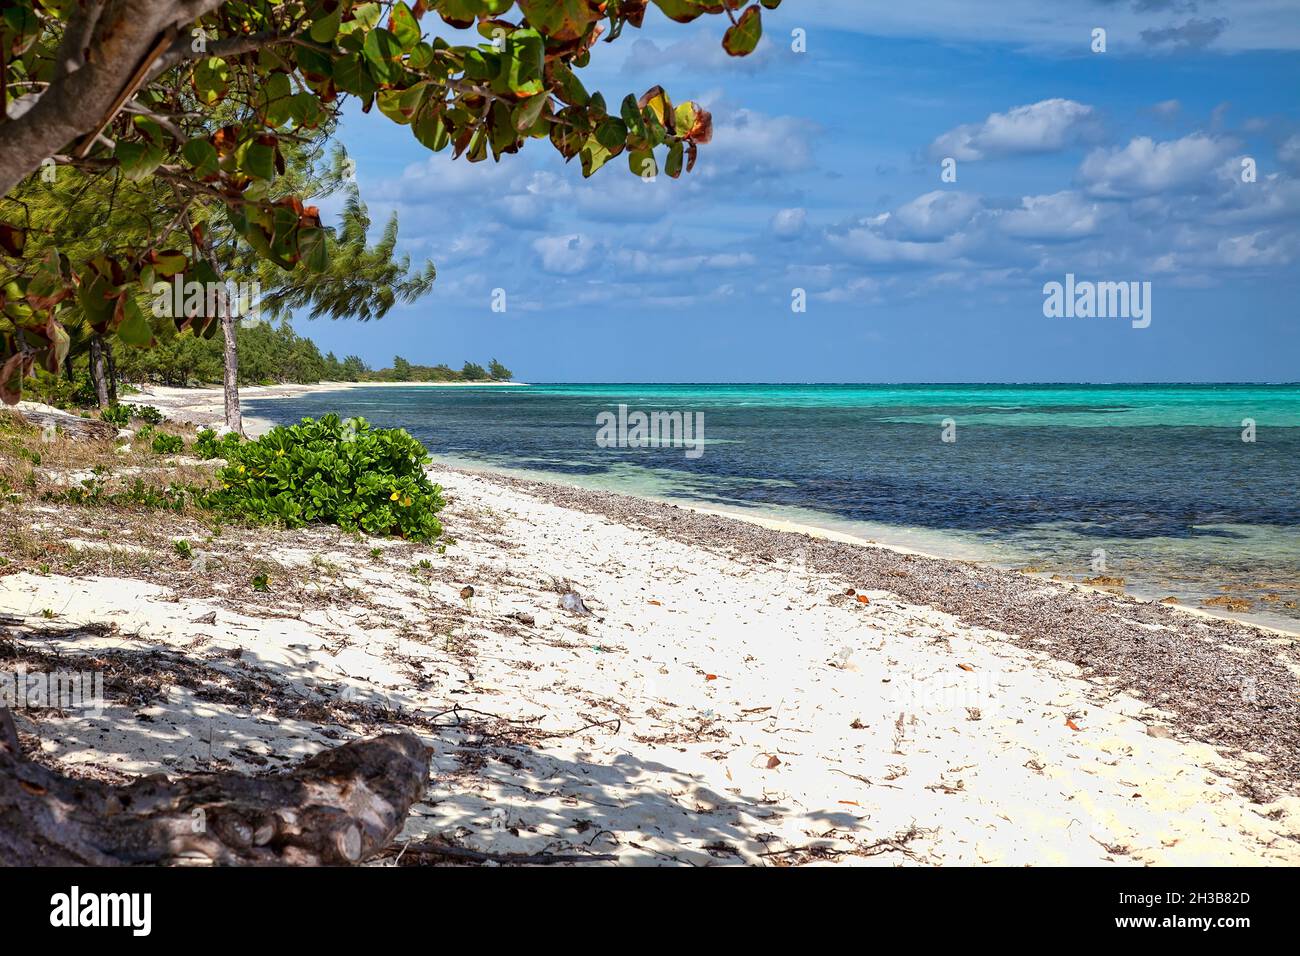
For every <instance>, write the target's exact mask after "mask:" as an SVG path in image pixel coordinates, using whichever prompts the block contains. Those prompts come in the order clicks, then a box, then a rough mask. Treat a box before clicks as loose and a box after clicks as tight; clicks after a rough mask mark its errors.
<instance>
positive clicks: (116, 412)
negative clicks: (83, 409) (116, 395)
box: [99, 405, 131, 428]
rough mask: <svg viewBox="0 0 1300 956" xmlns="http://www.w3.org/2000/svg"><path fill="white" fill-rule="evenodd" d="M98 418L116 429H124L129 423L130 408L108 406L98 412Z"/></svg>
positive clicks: (128, 406) (125, 406) (127, 406)
mask: <svg viewBox="0 0 1300 956" xmlns="http://www.w3.org/2000/svg"><path fill="white" fill-rule="evenodd" d="M99 417H100V418H102V419H103V420H104V421H106V422H108V423H109V424H110V425H116V426H117V427H118V428H125V427H126V426H127V425H129V424H130V423H131V406H130V405H109V406H108V407H107V408H101V409H100V410H99Z"/></svg>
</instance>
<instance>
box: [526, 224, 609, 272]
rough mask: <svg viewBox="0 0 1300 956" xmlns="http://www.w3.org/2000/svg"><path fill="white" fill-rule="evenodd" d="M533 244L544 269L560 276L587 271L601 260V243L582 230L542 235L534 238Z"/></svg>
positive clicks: (539, 263) (539, 262)
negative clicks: (567, 233)
mask: <svg viewBox="0 0 1300 956" xmlns="http://www.w3.org/2000/svg"><path fill="white" fill-rule="evenodd" d="M532 246H533V251H534V252H535V253H537V261H538V265H540V266H541V268H542V271H543V272H549V273H550V274H551V275H559V276H571V275H577V274H578V273H580V272H586V271H587V270H588V269H590V268H591V267H592V266H594V265H595V264H596V263H597V262H598V261H599V259H600V254H601V250H600V247H599V244H598V243H596V242H595V241H594V240H592V239H590V238H588V237H587V236H585V235H583V234H582V233H580V232H575V233H570V234H569V235H566V236H542V237H541V238H540V239H534V240H533V243H532Z"/></svg>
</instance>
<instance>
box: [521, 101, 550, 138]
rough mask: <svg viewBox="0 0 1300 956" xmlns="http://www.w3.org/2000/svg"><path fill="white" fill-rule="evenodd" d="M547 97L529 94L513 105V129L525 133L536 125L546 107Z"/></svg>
mask: <svg viewBox="0 0 1300 956" xmlns="http://www.w3.org/2000/svg"><path fill="white" fill-rule="evenodd" d="M548 99H549V98H548V97H546V96H544V95H542V96H530V97H529V98H528V99H526V100H524V101H523V102H522V103H519V104H518V105H516V106H515V113H514V121H515V129H517V130H518V131H519V132H521V133H526V132H529V131H531V130H533V129H534V127H536V126H537V123H538V120H540V119H541V118H542V112H543V111H544V110H545V109H546V104H547V101H548Z"/></svg>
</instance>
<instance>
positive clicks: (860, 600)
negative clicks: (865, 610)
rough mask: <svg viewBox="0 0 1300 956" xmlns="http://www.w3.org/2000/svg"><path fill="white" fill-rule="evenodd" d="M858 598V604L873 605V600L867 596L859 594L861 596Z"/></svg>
mask: <svg viewBox="0 0 1300 956" xmlns="http://www.w3.org/2000/svg"><path fill="white" fill-rule="evenodd" d="M857 598H858V603H859V604H870V603H871V598H869V597H867V596H866V595H865V594H859V595H857Z"/></svg>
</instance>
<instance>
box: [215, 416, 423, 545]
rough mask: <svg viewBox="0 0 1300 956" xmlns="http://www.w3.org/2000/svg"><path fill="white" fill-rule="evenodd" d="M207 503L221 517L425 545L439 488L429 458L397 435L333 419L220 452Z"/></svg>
mask: <svg viewBox="0 0 1300 956" xmlns="http://www.w3.org/2000/svg"><path fill="white" fill-rule="evenodd" d="M223 451H224V453H225V454H226V455H227V456H228V461H229V464H228V465H227V466H226V467H225V468H222V469H221V471H220V472H218V477H219V478H220V480H221V482H222V485H223V487H222V489H221V490H220V491H218V492H216V493H215V495H214V496H213V501H214V503H216V504H217V505H218V506H219V507H221V508H222V509H223V510H225V511H227V512H229V513H231V514H235V515H238V516H240V517H243V518H246V519H250V520H253V521H259V522H279V523H282V524H284V525H286V526H288V527H300V526H302V525H305V524H311V523H317V522H319V523H325V524H337V525H338V526H339V527H341V528H343V529H345V530H348V531H364V532H366V533H368V534H375V535H398V536H401V537H403V538H409V539H411V540H413V541H432V540H433V539H434V538H436V537H438V535H440V534H441V533H442V525H441V524H440V523H439V521H438V517H437V514H438V512H439V511H440V510H441V509H442V507H443V500H442V489H441V488H440V487H438V486H437V485H435V484H433V483H432V482H431V481H429V478H428V476H427V475H426V474H425V473H424V467H425V465H427V464H428V463H429V453H428V452H427V451H425V448H424V446H423V445H421V444H420V443H419V442H418V441H416V440H415V439H414V438H412V437H411V436H410V435H409V434H407V433H406V432H405V431H404V430H402V429H387V428H385V429H375V428H371V427H370V424H369V423H368V422H367V421H366V420H365V419H362V418H354V419H349V420H348V421H347V422H346V423H345V422H342V421H340V420H339V418H338V416H337V415H326V416H325V417H324V418H321V419H320V420H313V419H310V418H304V419H303V420H302V422H301V423H299V424H297V425H291V426H280V427H278V428H273V429H271V431H269V432H267V433H266V434H265V435H263V436H262V437H261V438H260V439H258V440H257V441H254V442H246V443H243V444H238V443H232V444H231V445H230V446H229V447H228V448H226V449H223Z"/></svg>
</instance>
